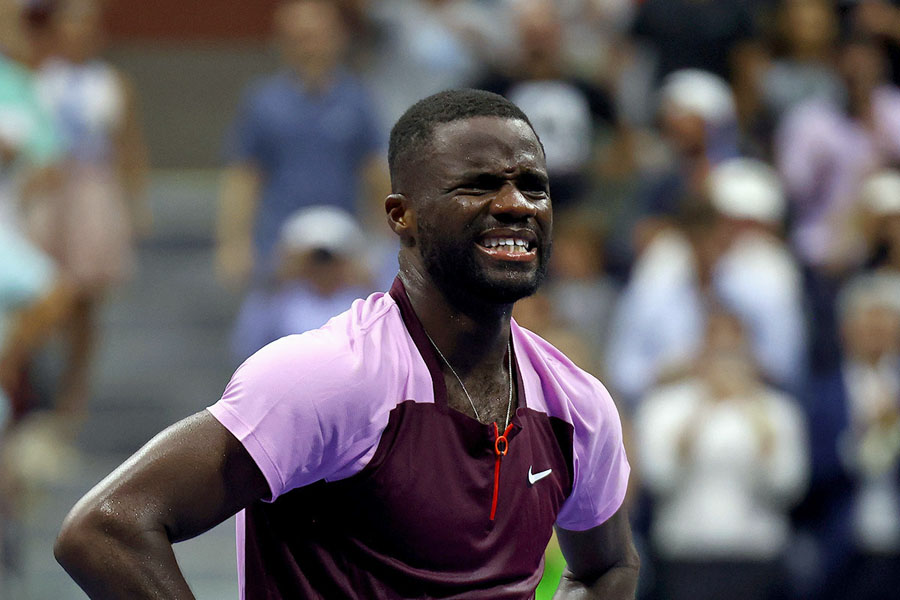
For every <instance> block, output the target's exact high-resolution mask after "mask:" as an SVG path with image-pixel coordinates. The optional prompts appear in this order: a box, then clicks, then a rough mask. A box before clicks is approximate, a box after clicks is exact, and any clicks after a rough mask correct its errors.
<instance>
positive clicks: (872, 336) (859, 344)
mask: <svg viewBox="0 0 900 600" xmlns="http://www.w3.org/2000/svg"><path fill="white" fill-rule="evenodd" d="M844 344H845V346H846V350H847V353H848V354H849V355H850V356H853V357H855V358H859V359H862V360H868V361H875V360H878V359H879V358H881V357H882V356H885V355H889V354H895V353H897V352H898V350H900V314H898V313H897V311H895V310H892V309H891V308H888V307H885V306H877V305H875V306H867V307H863V308H860V309H857V310H856V311H855V312H854V313H853V314H851V315H850V317H849V318H848V319H847V322H845V323H844Z"/></svg>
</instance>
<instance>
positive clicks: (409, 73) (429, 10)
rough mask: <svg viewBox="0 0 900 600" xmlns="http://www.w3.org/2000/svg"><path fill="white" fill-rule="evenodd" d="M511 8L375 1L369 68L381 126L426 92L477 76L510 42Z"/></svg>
mask: <svg viewBox="0 0 900 600" xmlns="http://www.w3.org/2000/svg"><path fill="white" fill-rule="evenodd" d="M507 10H508V9H507V8H506V7H505V6H504V5H503V4H502V2H494V3H484V2H472V1H471V0H377V1H375V2H371V5H370V7H369V15H370V18H371V20H372V23H373V28H374V29H375V45H374V47H373V49H372V50H373V51H372V53H371V55H370V57H369V61H368V63H367V64H366V69H365V70H366V80H367V81H368V82H369V84H370V85H371V87H372V89H373V90H374V91H375V93H376V97H377V98H378V101H379V107H380V109H381V113H382V117H383V120H382V128H383V130H384V131H388V130H389V129H390V127H391V126H392V125H393V124H394V123H395V122H396V121H397V119H398V118H400V115H402V114H403V112H404V111H405V110H406V109H407V108H409V107H410V106H411V105H412V104H413V103H415V102H417V101H419V100H421V99H422V98H424V97H426V96H429V95H431V94H434V93H436V92H439V91H441V90H445V89H449V88H458V87H467V86H470V85H472V84H473V83H474V82H475V81H477V80H478V79H479V78H480V77H481V76H482V75H483V73H484V71H485V69H486V68H488V67H489V66H490V65H492V64H494V63H495V62H496V61H497V60H498V59H499V56H500V55H502V54H503V52H504V51H505V49H506V47H507V46H508V45H509V39H510V36H511V29H510V27H509V25H508V23H507V21H508V20H509V18H508V16H507V15H506V14H505V13H506V11H507Z"/></svg>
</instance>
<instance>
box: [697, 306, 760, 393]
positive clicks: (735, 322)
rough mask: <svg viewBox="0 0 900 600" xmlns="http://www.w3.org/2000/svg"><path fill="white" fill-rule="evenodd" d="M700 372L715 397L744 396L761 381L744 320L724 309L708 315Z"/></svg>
mask: <svg viewBox="0 0 900 600" xmlns="http://www.w3.org/2000/svg"><path fill="white" fill-rule="evenodd" d="M699 367H700V369H699V370H700V375H701V377H703V379H704V380H705V381H706V384H707V385H708V386H709V389H710V391H711V393H712V395H713V397H714V398H720V399H725V398H733V397H736V396H744V395H747V394H749V393H750V392H752V391H753V389H754V388H755V387H757V386H758V385H759V378H758V376H757V373H756V367H755V365H754V363H753V359H752V358H751V355H750V350H749V348H748V346H747V338H746V334H745V333H744V326H743V324H742V323H741V320H740V319H739V318H738V317H737V316H736V315H733V314H731V313H728V312H725V311H713V312H712V313H710V315H709V316H708V317H707V322H706V338H705V344H704V348H703V353H702V354H701V357H700V362H699Z"/></svg>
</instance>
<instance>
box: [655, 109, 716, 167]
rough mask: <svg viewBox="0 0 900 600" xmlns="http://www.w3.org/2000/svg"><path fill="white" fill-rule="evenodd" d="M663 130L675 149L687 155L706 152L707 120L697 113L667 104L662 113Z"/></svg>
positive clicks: (697, 154)
mask: <svg viewBox="0 0 900 600" xmlns="http://www.w3.org/2000/svg"><path fill="white" fill-rule="evenodd" d="M660 117H661V123H660V126H661V127H662V132H663V135H664V136H665V138H666V139H667V140H668V141H669V143H670V144H672V146H673V148H674V150H675V151H676V152H678V153H679V154H682V155H685V156H700V155H703V154H704V153H705V152H706V122H705V121H704V120H703V118H702V117H701V116H699V115H697V114H695V113H692V112H689V111H686V110H683V109H681V108H680V107H677V106H673V105H671V104H670V105H665V106H663V108H662V113H661V115H660Z"/></svg>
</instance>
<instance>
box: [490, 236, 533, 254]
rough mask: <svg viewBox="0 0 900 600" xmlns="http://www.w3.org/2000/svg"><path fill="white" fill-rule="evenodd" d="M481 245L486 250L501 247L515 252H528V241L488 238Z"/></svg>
mask: <svg viewBox="0 0 900 600" xmlns="http://www.w3.org/2000/svg"><path fill="white" fill-rule="evenodd" d="M482 245H483V246H484V247H486V248H497V247H498V246H503V247H506V248H507V249H508V250H513V251H515V252H527V251H528V241H527V240H523V239H520V238H488V239H486V240H484V241H483V242H482Z"/></svg>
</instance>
